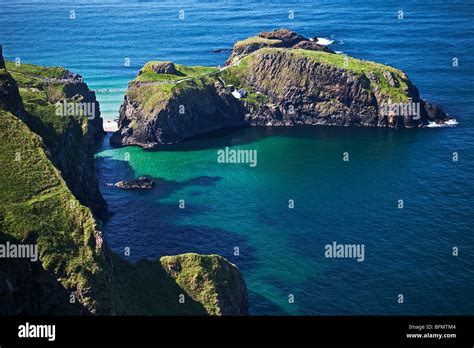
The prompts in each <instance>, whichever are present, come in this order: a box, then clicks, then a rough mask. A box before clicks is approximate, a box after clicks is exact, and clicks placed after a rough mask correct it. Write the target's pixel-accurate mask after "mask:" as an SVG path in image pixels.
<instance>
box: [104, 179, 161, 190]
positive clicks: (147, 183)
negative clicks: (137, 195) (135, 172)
mask: <svg viewBox="0 0 474 348" xmlns="http://www.w3.org/2000/svg"><path fill="white" fill-rule="evenodd" d="M113 186H115V187H118V188H121V189H124V190H149V189H151V188H153V187H155V181H154V180H153V179H151V178H147V177H145V176H142V177H140V178H138V179H133V180H128V181H126V180H121V181H118V182H116V183H115V184H113Z"/></svg>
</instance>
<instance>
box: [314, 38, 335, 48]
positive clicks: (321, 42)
mask: <svg viewBox="0 0 474 348" xmlns="http://www.w3.org/2000/svg"><path fill="white" fill-rule="evenodd" d="M333 42H334V40H331V39H326V38H324V37H318V41H317V44H318V45H322V46H329V45H330V44H332V43H333Z"/></svg>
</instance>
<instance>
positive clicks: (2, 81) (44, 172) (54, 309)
mask: <svg viewBox="0 0 474 348" xmlns="http://www.w3.org/2000/svg"><path fill="white" fill-rule="evenodd" d="M0 63H1V64H0V134H1V135H2V141H1V142H0V166H1V167H2V170H1V171H0V244H2V246H4V245H6V243H11V244H14V245H18V244H22V245H32V246H37V248H38V252H39V255H38V260H37V261H32V260H29V259H24V258H4V257H2V258H0V295H1V296H0V315H15V314H30V315H32V314H87V313H92V314H168V315H173V314H174V315H176V314H241V313H244V312H245V311H246V308H245V307H239V306H237V307H235V308H234V307H231V304H230V303H229V291H231V292H234V295H233V296H234V297H235V298H237V299H239V298H246V296H247V294H246V288H245V283H244V282H243V280H242V279H241V277H240V278H238V277H237V276H236V275H233V278H228V275H229V272H230V270H233V271H234V272H237V273H238V270H236V269H235V267H234V266H232V265H231V264H230V263H229V262H227V261H226V260H224V259H222V258H219V257H218V256H214V255H211V256H208V257H206V256H199V258H203V259H205V260H208V259H209V260H211V265H212V267H211V265H209V267H210V268H209V269H207V268H206V267H203V266H202V262H201V261H200V259H196V258H195V257H188V256H186V255H182V256H179V258H180V260H182V261H183V266H182V270H183V272H185V273H186V274H190V275H193V274H194V273H193V272H194V271H195V272H196V273H195V276H197V277H200V279H201V277H202V279H203V282H202V283H200V284H201V285H202V286H203V288H202V289H203V291H204V290H206V292H205V294H206V296H201V295H200V294H199V292H200V291H201V288H196V287H181V286H180V285H179V284H178V282H177V281H176V280H175V279H174V278H173V277H172V276H171V275H170V274H169V273H168V270H165V269H164V265H163V264H162V263H161V262H160V261H141V262H138V263H136V264H130V263H128V262H126V261H125V260H123V259H122V258H121V257H119V256H117V255H115V254H114V253H112V252H111V250H110V249H109V247H108V246H107V243H106V242H105V241H104V239H103V236H102V231H101V222H100V220H97V219H96V218H95V215H94V213H95V212H99V213H100V212H101V211H103V210H102V209H103V206H102V205H103V203H104V202H103V199H102V197H101V196H100V192H99V191H98V186H97V180H96V178H95V176H94V162H93V152H92V146H93V142H94V140H97V139H99V138H100V137H101V135H102V133H103V131H102V123H101V122H102V121H101V119H100V116H99V115H100V114H95V117H92V116H93V115H88V116H89V118H88V117H87V115H74V113H73V114H67V115H59V114H58V109H59V108H60V106H61V104H57V102H65V101H66V102H70V103H71V104H68V105H89V106H91V107H92V105H94V107H97V109H96V110H97V111H98V105H97V102H96V100H95V96H94V94H93V92H91V91H89V89H88V88H87V85H86V84H84V83H83V82H82V79H81V78H80V76H78V75H75V74H73V73H71V72H68V71H66V70H64V69H62V68H45V67H39V66H34V65H23V64H22V65H21V66H15V65H14V64H12V63H7V68H8V67H10V68H11V71H12V74H13V77H14V78H15V79H16V81H15V79H14V78H13V77H12V76H11V75H10V74H9V72H8V70H7V69H6V67H5V65H4V64H3V57H2V58H1V60H0ZM18 86H19V87H20V88H19V89H18ZM62 110H63V111H65V110H66V109H62ZM71 110H73V111H77V110H76V109H74V108H73V109H71ZM188 258H189V260H188ZM214 259H216V260H217V259H218V260H217V261H216V262H217V263H216V262H214V261H212V260H214ZM191 269H192V270H193V272H190V270H191ZM219 274H222V275H223V277H224V278H226V279H230V281H229V282H228V283H227V284H228V285H229V289H223V288H221V287H220V285H219V284H214V282H216V281H219V280H220V278H219ZM209 275H212V276H209ZM229 277H230V276H229ZM233 289H235V290H233ZM236 292H239V293H236ZM183 297H184V299H185V301H184V302H183V301H181V300H182V298H183ZM231 298H233V297H231ZM211 299H212V301H213V302H212V303H211V302H210V301H211ZM240 304H241V302H239V305H240ZM244 305H246V303H244ZM229 308H231V309H230V310H229ZM237 308H238V310H239V312H237ZM234 309H235V311H234Z"/></svg>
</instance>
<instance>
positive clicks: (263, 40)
mask: <svg viewBox="0 0 474 348" xmlns="http://www.w3.org/2000/svg"><path fill="white" fill-rule="evenodd" d="M279 43H281V40H274V39H266V38H264V37H260V36H252V37H249V38H247V39H245V40H241V41H237V42H236V43H235V45H234V48H240V47H243V46H249V45H253V44H262V45H263V44H265V45H276V44H279Z"/></svg>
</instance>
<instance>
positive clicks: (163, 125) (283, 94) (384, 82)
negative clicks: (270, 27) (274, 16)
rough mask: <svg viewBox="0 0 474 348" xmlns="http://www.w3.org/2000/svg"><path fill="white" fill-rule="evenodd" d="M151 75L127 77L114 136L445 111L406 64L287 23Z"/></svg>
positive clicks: (139, 138)
mask: <svg viewBox="0 0 474 348" xmlns="http://www.w3.org/2000/svg"><path fill="white" fill-rule="evenodd" d="M191 68H192V67H190V69H191ZM181 75H182V74H181ZM155 76H156V78H155V80H153V74H150V75H148V80H147V82H146V83H140V82H138V81H134V82H132V83H131V84H130V86H129V90H128V92H127V95H126V97H125V99H124V104H123V105H122V108H121V110H120V120H119V131H118V132H117V133H115V134H114V136H113V137H112V139H111V141H112V143H114V144H117V145H140V146H144V147H154V146H156V145H158V144H168V143H174V142H179V141H182V140H183V139H186V138H189V137H192V136H194V135H196V134H200V133H203V132H206V131H209V130H214V129H219V128H223V127H228V126H235V125H242V124H245V125H250V126H292V125H327V126H364V127H391V128H412V127H423V126H425V125H427V124H428V121H434V122H443V121H445V120H447V119H448V117H447V115H446V114H445V113H444V112H443V111H442V110H441V109H440V108H438V107H436V106H434V105H432V104H430V103H429V102H427V101H424V100H422V99H421V98H420V95H419V92H418V90H417V88H416V87H415V86H414V85H413V83H412V82H411V81H410V79H409V78H408V76H407V75H406V74H405V73H404V72H402V71H400V70H398V69H395V68H392V67H389V66H386V65H382V64H378V63H374V62H369V61H363V60H359V59H355V58H351V57H348V56H344V55H339V54H335V53H334V52H332V51H330V50H328V49H326V48H325V47H324V46H321V45H318V44H317V39H312V40H308V39H306V38H304V37H302V36H300V35H298V34H296V33H293V32H291V31H288V30H285V29H282V30H277V31H273V32H270V33H260V34H258V35H257V36H256V37H254V38H250V39H247V40H244V41H241V42H238V43H237V44H236V45H235V46H234V51H233V53H232V55H231V56H230V58H229V59H228V61H227V66H226V67H225V68H223V69H220V70H218V71H214V72H212V73H206V74H202V75H197V76H191V77H183V76H180V75H178V74H168V75H166V74H156V75H155ZM163 76H168V78H166V79H164V78H163ZM238 90H240V92H238ZM180 111H181V112H180Z"/></svg>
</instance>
